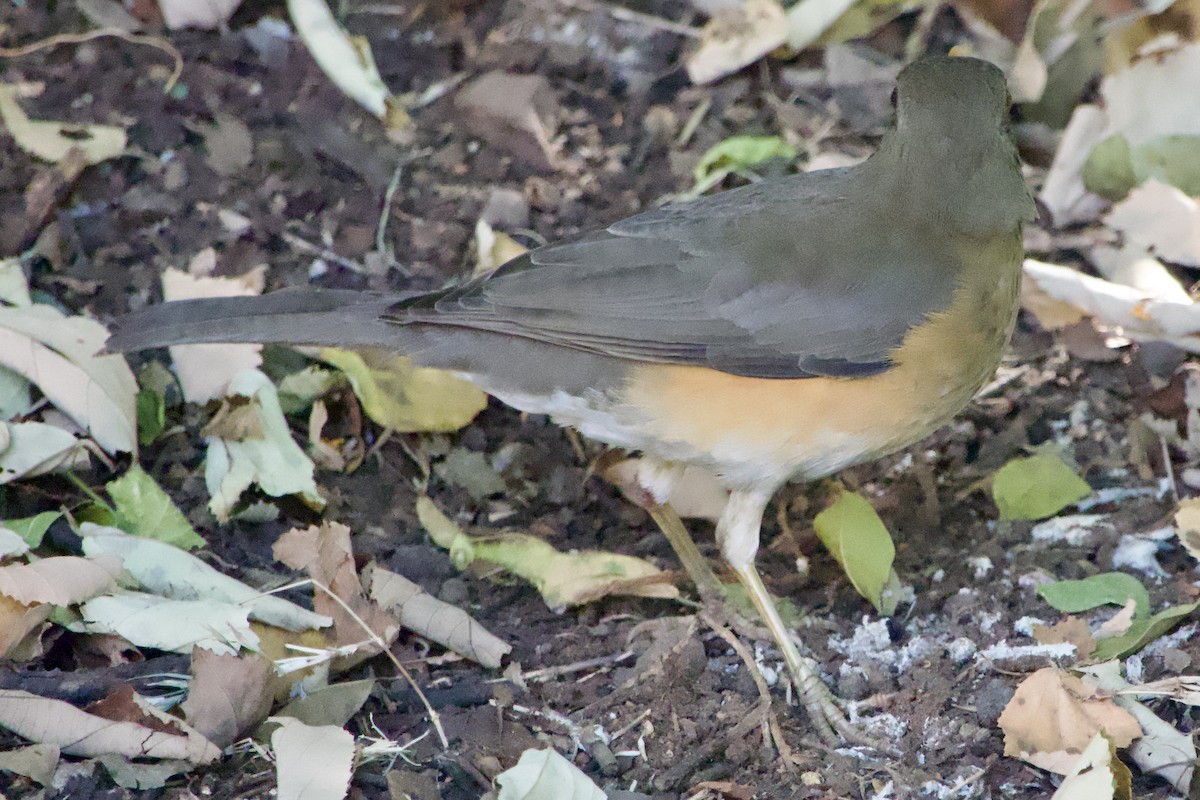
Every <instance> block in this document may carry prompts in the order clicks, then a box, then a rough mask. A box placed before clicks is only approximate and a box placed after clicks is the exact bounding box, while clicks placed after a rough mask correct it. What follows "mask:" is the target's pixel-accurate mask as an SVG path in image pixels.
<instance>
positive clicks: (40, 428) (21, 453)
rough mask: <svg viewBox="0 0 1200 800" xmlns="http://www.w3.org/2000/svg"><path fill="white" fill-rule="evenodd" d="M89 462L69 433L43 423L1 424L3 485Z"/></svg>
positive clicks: (0, 444)
mask: <svg viewBox="0 0 1200 800" xmlns="http://www.w3.org/2000/svg"><path fill="white" fill-rule="evenodd" d="M89 461H90V459H89V457H88V452H87V450H85V449H84V447H83V443H82V442H80V441H79V440H78V439H76V438H75V436H74V434H72V433H71V432H70V431H66V430H63V429H62V428H59V427H56V426H54V425H47V424H45V423H42V422H0V485H3V484H5V483H11V482H12V481H16V480H21V479H22V478H32V477H35V476H37V475H45V474H46V473H48V472H54V471H55V470H59V469H73V468H75V467H80V466H85V465H87V464H88V463H89Z"/></svg>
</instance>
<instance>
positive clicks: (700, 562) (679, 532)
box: [646, 503, 724, 607]
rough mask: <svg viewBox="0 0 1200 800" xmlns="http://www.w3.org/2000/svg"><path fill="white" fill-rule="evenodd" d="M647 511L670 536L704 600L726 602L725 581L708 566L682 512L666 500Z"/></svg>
mask: <svg viewBox="0 0 1200 800" xmlns="http://www.w3.org/2000/svg"><path fill="white" fill-rule="evenodd" d="M646 511H647V513H649V514H650V518H651V519H653V520H654V522H655V524H656V525H658V529H659V530H661V531H662V532H663V535H664V536H666V537H667V541H668V542H670V543H671V547H672V548H673V549H674V550H675V555H676V556H678V557H679V562H680V563H681V564H683V569H684V571H686V572H687V574H688V577H690V578H691V579H692V583H694V584H695V585H696V592H697V593H698V594H699V595H700V599H701V601H703V602H704V603H705V604H706V605H710V606H716V607H719V606H720V605H721V604H722V603H723V602H724V594H723V593H722V591H721V582H720V581H719V580H717V576H716V575H714V574H713V571H712V568H711V567H709V566H708V560H707V559H705V558H704V556H703V555H702V554H701V553H700V548H698V547H696V543H695V542H694V541H693V540H692V537H691V535H690V534H688V532H687V528H685V527H684V525H683V520H682V519H680V518H679V514H678V513H677V512H676V511H675V509H673V508H671V506H669V505H667V504H665V503H663V504H659V505H653V506H650V507H649V508H647V509H646Z"/></svg>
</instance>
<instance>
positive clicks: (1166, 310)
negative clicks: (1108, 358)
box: [1024, 259, 1200, 352]
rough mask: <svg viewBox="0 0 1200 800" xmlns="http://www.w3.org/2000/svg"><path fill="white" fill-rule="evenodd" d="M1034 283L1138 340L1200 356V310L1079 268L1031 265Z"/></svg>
mask: <svg viewBox="0 0 1200 800" xmlns="http://www.w3.org/2000/svg"><path fill="white" fill-rule="evenodd" d="M1024 271H1025V277H1026V279H1027V281H1028V282H1030V283H1034V284H1036V285H1037V287H1038V288H1039V289H1040V290H1041V291H1043V292H1045V293H1046V294H1047V295H1049V296H1050V297H1052V298H1054V299H1056V300H1060V301H1063V302H1066V303H1069V304H1071V305H1073V306H1075V307H1076V308H1078V309H1080V310H1081V311H1083V312H1085V313H1087V314H1089V315H1091V316H1093V317H1095V319H1096V321H1097V322H1099V323H1101V324H1104V325H1110V326H1113V327H1119V328H1120V329H1121V332H1122V333H1123V334H1124V335H1125V336H1128V337H1129V338H1130V339H1133V340H1135V341H1163V342H1170V343H1171V344H1174V345H1175V346H1177V347H1180V348H1183V349H1184V350H1188V351H1189V352H1200V334H1198V333H1197V332H1198V331H1200V306H1197V305H1196V304H1194V303H1190V302H1176V301H1171V300H1161V299H1158V298H1155V297H1151V296H1149V295H1147V294H1146V293H1145V292H1142V291H1140V290H1138V289H1134V288H1132V287H1129V286H1122V285H1120V284H1116V283H1113V282H1111V281H1106V280H1104V279H1103V278H1096V277H1092V276H1091V275H1085V274H1083V273H1082V272H1079V271H1078V270H1073V269H1069V268H1067V267H1061V266H1058V265H1055V264H1046V263H1043V262H1040V261H1034V260H1033V259H1026V261H1025V267H1024Z"/></svg>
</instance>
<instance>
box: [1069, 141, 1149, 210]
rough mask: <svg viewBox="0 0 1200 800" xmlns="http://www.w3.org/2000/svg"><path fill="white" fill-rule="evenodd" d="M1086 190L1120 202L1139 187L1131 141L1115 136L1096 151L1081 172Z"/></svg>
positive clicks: (1094, 149)
mask: <svg viewBox="0 0 1200 800" xmlns="http://www.w3.org/2000/svg"><path fill="white" fill-rule="evenodd" d="M1080 176H1081V177H1082V178H1083V185H1084V187H1085V188H1086V189H1087V190H1088V191H1089V192H1091V193H1093V194H1098V195H1100V196H1101V197H1103V198H1106V199H1108V200H1112V201H1113V202H1116V201H1117V200H1120V199H1122V198H1123V197H1125V195H1127V194H1129V190H1130V189H1132V188H1133V187H1135V186H1137V184H1138V179H1137V175H1135V174H1134V173H1133V159H1132V154H1131V153H1130V151H1129V142H1128V141H1127V140H1126V139H1125V137H1124V136H1122V135H1121V134H1119V133H1118V134H1114V135H1113V136H1110V137H1108V138H1107V139H1105V140H1104V141H1102V142H1100V143H1099V144H1097V145H1096V146H1095V147H1093V148H1092V152H1091V154H1090V155H1089V156H1088V159H1087V161H1086V162H1085V163H1084V165H1083V168H1082V169H1081V170H1080Z"/></svg>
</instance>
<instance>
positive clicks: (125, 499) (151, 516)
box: [104, 464, 205, 550]
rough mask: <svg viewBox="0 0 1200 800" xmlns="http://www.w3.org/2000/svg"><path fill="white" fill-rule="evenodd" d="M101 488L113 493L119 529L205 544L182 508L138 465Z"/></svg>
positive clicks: (186, 543)
mask: <svg viewBox="0 0 1200 800" xmlns="http://www.w3.org/2000/svg"><path fill="white" fill-rule="evenodd" d="M104 488H106V489H107V490H108V494H109V496H110V497H112V500H113V505H114V506H115V507H116V511H117V527H118V528H120V529H121V530H123V531H126V532H128V533H132V534H133V535H134V536H142V537H144V538H147V539H154V540H156V541H160V542H166V543H167V544H171V545H174V546H176V547H181V548H184V549H188V550H190V549H192V548H195V547H203V546H204V544H205V542H204V539H202V538H200V536H199V535H198V534H197V533H196V531H195V530H193V528H192V526H191V524H190V523H189V522H188V521H187V518H186V517H184V516H183V512H181V511H180V510H179V509H178V508H176V507H175V504H174V503H172V502H171V498H170V497H168V496H167V493H166V492H164V491H163V490H162V489H161V488H160V487H159V485H158V484H157V483H155V482H154V479H153V478H151V477H150V476H149V475H147V474H146V472H145V471H144V470H143V469H142V468H141V467H139V466H138V465H136V464H134V465H133V466H132V467H131V468H130V469H129V471H128V472H126V473H125V474H124V475H122V476H121V477H120V478H117V479H116V480H115V481H112V482H110V483H108V484H106V485H105V487H104Z"/></svg>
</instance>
